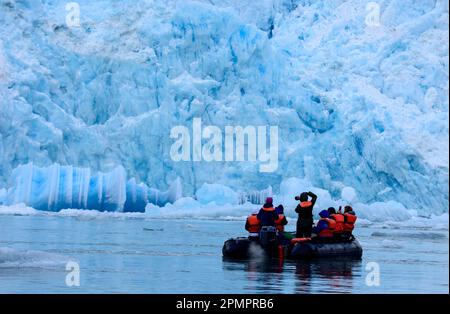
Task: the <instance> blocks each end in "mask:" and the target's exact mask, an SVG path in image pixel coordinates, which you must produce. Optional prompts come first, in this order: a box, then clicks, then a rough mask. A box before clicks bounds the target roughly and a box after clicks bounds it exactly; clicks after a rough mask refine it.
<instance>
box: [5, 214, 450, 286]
mask: <svg viewBox="0 0 450 314" xmlns="http://www.w3.org/2000/svg"><path fill="white" fill-rule="evenodd" d="M0 226H1V231H2V232H1V233H0V292H2V293H17V292H21V293H36V292H38V293H448V292H449V288H448V287H449V286H448V278H449V277H448V261H449V255H448V245H449V242H448V230H441V231H439V230H438V231H433V230H422V229H417V228H406V227H405V228H402V229H395V230H391V229H389V228H385V227H383V226H381V225H380V226H378V227H377V226H371V227H367V226H366V227H363V226H360V227H359V228H358V230H357V236H358V238H359V240H360V242H361V244H362V245H363V248H364V255H363V259H362V260H360V261H348V260H347V261H346V260H323V261H313V262H284V263H283V264H280V263H279V262H278V261H272V262H266V261H263V260H251V261H246V262H235V261H229V260H224V259H223V258H222V255H221V249H222V245H223V242H224V240H226V239H227V238H230V237H233V236H238V235H245V232H244V231H243V222H242V221H225V220H192V219H190V220H183V219H172V220H164V219H138V218H136V219H133V218H129V217H128V218H125V217H124V218H111V217H100V218H99V217H84V216H80V217H59V216H11V215H3V216H0ZM288 229H289V228H288ZM430 234H431V235H430ZM68 261H76V262H77V263H78V265H79V267H80V286H78V287H77V286H67V285H66V276H67V275H68V274H69V272H70V270H69V271H66V263H67V262H68ZM373 263H376V265H377V266H378V267H379V274H380V276H379V279H380V281H379V285H378V286H377V285H370V283H373V281H369V285H368V284H367V278H369V279H370V278H373V277H371V275H373V270H374V269H373V268H370V267H371V266H370V265H374V264H373ZM366 267H369V268H367V269H366Z"/></svg>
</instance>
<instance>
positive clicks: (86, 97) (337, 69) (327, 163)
mask: <svg viewBox="0 0 450 314" xmlns="http://www.w3.org/2000/svg"><path fill="white" fill-rule="evenodd" d="M66 3H67V1H62V0H53V1H44V0H0V25H1V28H0V187H3V188H7V187H11V186H13V184H14V182H12V177H11V176H12V173H13V169H15V168H16V167H20V166H21V165H26V164H28V163H29V162H33V163H34V164H35V165H37V166H40V167H49V166H51V165H52V164H53V163H58V164H61V165H67V167H69V166H72V167H73V168H72V169H82V168H83V169H84V168H88V169H90V170H89V171H91V172H93V173H94V172H97V171H99V172H104V173H110V172H111V171H113V169H116V168H117V167H119V166H121V167H123V171H124V172H126V176H127V177H129V178H135V179H136V181H133V182H130V181H128V182H126V183H124V181H121V182H122V183H123V184H124V185H121V186H120V189H121V191H123V189H125V191H127V192H126V193H130V194H129V195H134V196H135V199H139V198H142V199H145V197H144V196H142V197H141V195H146V194H147V195H148V193H150V194H151V193H153V195H155V197H156V192H155V190H148V189H147V188H144V186H152V187H158V188H162V189H166V188H168V187H169V185H170V183H171V182H175V180H176V178H177V177H180V178H181V180H182V181H181V182H182V184H183V188H184V189H185V191H186V194H190V195H194V193H195V191H196V190H197V189H199V188H200V187H201V186H202V185H203V184H204V183H215V182H220V183H222V184H226V185H228V186H230V187H232V188H233V189H235V190H246V189H248V190H261V189H265V188H266V187H267V186H269V185H271V186H273V187H274V188H275V189H276V188H277V186H278V185H279V184H280V182H281V181H282V180H283V178H286V177H291V176H293V177H302V178H305V179H306V180H307V181H308V182H311V183H312V184H313V185H314V186H317V187H321V188H323V189H325V190H328V191H330V193H331V195H333V196H336V195H340V193H341V190H342V189H343V188H344V187H346V186H351V187H353V188H355V189H356V191H357V193H358V196H359V199H360V201H363V202H366V203H370V202H376V201H388V200H395V201H398V202H401V203H402V204H404V205H405V206H407V207H411V208H422V209H423V210H426V211H428V212H435V213H440V212H448V153H449V150H448V139H449V137H448V4H447V1H441V0H424V1H419V2H416V1H412V0H407V1H404V0H401V1H400V0H383V1H377V3H379V4H380V13H381V16H380V25H379V26H368V25H367V24H366V23H365V18H366V16H367V14H368V12H367V7H366V6H367V3H368V1H358V0H349V1H301V0H272V1H250V0H240V1H237V0H236V1H235V0H223V1H216V0H209V1H206V0H204V1H188V0H186V1H159V0H155V1H143V0H141V1H114V2H113V3H111V2H110V1H105V0H99V1H87V0H78V1H77V3H79V5H80V21H81V25H80V27H68V25H66V16H67V13H68V12H67V11H66V10H65V5H66ZM195 117H201V118H202V121H203V122H204V123H205V124H213V125H217V126H219V127H223V126H225V125H240V126H246V125H278V126H279V134H280V141H279V149H280V151H279V167H278V170H277V171H276V172H274V173H259V172H258V165H257V164H255V163H245V162H210V163H208V162H173V161H172V160H171V159H170V156H169V151H170V146H171V144H172V140H171V139H170V137H169V130H170V129H171V127H173V126H175V125H185V126H190V125H191V123H192V119H193V118H195ZM60 169H66V168H64V167H61V168H60ZM67 169H69V168H67ZM52 171H55V170H52ZM62 171H63V172H64V171H66V170H62ZM83 171H88V170H72V176H73V177H72V184H74V185H77V184H78V185H77V186H78V187H80V186H82V185H83V184H84V183H82V182H83V175H86V174H85V173H83ZM123 171H122V170H121V174H120V175H121V176H125V174H124V173H123ZM38 172H39V171H38ZM48 175H49V176H50V177H48V178H47V179H48V180H49V181H47V182H48V183H52V182H54V181H52V180H53V179H51V178H53V177H51V175H50V174H48ZM47 179H46V180H47ZM60 180H69V179H68V178H67V177H64V176H63V174H62V173H60ZM76 180H79V182H78V181H77V182H78V183H76V184H75V181H76ZM137 182H142V184H143V185H140V183H137ZM122 183H121V184H122ZM52 184H53V183H52ZM92 184H94V185H95V184H97V186H98V184H99V183H98V182H97V183H95V182H93V183H92ZM46 189H50V190H52V188H51V187H46ZM299 189H301V187H299ZM94 190H95V188H94ZM94 190H92V191H94ZM106 191H107V190H105V193H106ZM2 193H4V192H2ZM77 193H78V194H76V193H75V190H72V194H71V197H72V202H83V201H84V199H82V200H80V195H81V194H80V193H81V192H77ZM92 193H94V194H92V195H91V197H92V198H89V197H88V199H91V200H95V199H96V197H98V195H96V194H95V192H92ZM26 195H30V194H26ZM58 195H59V196H58V197H62V195H61V194H58ZM47 196H48V195H47V194H46V196H45V197H47ZM17 197H19V198H20V197H25V195H22V196H17ZM27 197H28V196H27ZM32 197H36V202H38V203H39V204H41V203H40V202H41V201H40V200H39V197H40V196H39V195H34V194H32ZM45 197H44V198H45ZM52 197H56V196H52ZM83 197H85V194H83ZM111 197H112V199H113V200H112V201H111V206H112V207H115V206H118V207H121V208H122V209H123V210H127V208H128V209H129V208H131V207H130V204H129V203H127V202H128V201H129V200H128V199H126V200H125V203H123V202H124V198H122V197H121V196H120V195H115V196H112V195H111ZM67 200H68V199H67V198H65V201H64V202H66V201H67ZM93 202H94V203H93V204H89V205H92V206H98V205H99V204H98V203H95V202H96V201H93ZM56 203H57V201H56V200H55V199H52V198H51V199H50V200H49V199H47V205H45V201H44V200H42V206H50V207H51V206H53V204H56ZM122 203H123V204H122ZM39 206H40V205H39ZM118 207H117V208H118ZM117 208H116V209H117Z"/></svg>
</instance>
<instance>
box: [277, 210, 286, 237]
mask: <svg viewBox="0 0 450 314" xmlns="http://www.w3.org/2000/svg"><path fill="white" fill-rule="evenodd" d="M275 212H276V213H277V214H278V219H277V220H275V227H276V228H277V230H278V231H280V232H284V226H286V225H287V223H288V221H287V219H286V216H285V215H284V207H283V205H278V206H277V207H275Z"/></svg>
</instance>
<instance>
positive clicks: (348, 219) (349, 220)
mask: <svg viewBox="0 0 450 314" xmlns="http://www.w3.org/2000/svg"><path fill="white" fill-rule="evenodd" d="M344 219H345V223H344V231H345V232H352V231H353V229H354V228H355V222H356V219H357V217H356V216H355V215H352V214H349V213H345V214H344Z"/></svg>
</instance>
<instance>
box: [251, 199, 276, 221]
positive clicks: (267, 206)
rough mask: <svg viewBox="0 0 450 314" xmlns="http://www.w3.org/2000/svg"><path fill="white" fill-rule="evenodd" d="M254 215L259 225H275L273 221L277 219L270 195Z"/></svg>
mask: <svg viewBox="0 0 450 314" xmlns="http://www.w3.org/2000/svg"><path fill="white" fill-rule="evenodd" d="M256 217H258V220H259V222H260V224H261V227H266V226H272V227H275V221H276V220H277V219H278V214H277V213H276V212H275V208H273V199H272V198H271V197H268V198H266V202H265V203H264V205H263V207H262V208H261V209H260V210H259V213H258V215H257V216H256Z"/></svg>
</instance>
